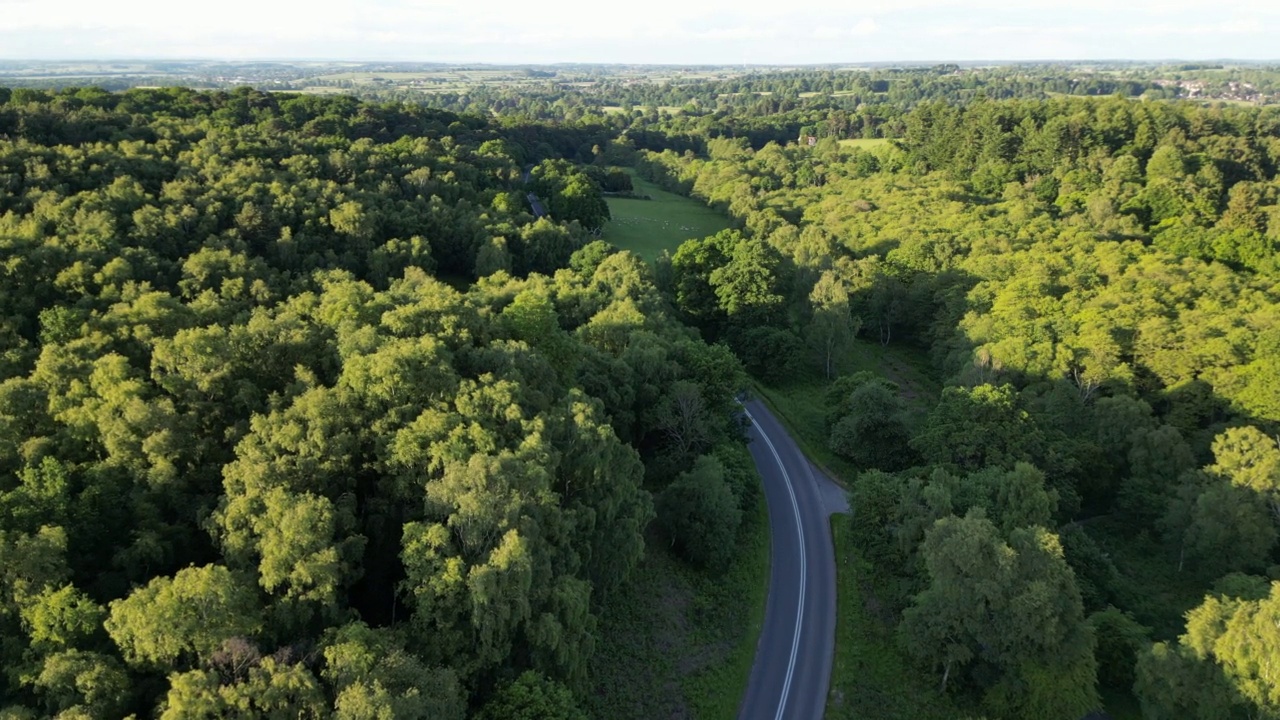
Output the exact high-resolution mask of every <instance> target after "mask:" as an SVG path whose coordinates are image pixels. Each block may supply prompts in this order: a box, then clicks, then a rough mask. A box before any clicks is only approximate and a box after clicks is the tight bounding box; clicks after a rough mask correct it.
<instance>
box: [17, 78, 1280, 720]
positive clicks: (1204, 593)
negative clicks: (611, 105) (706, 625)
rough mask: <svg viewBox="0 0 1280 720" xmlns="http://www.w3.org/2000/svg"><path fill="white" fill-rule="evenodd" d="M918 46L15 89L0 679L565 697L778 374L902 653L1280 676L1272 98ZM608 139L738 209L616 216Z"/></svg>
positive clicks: (84, 686) (622, 154)
mask: <svg viewBox="0 0 1280 720" xmlns="http://www.w3.org/2000/svg"><path fill="white" fill-rule="evenodd" d="M1193 70H1194V69H1192V70H1189V71H1188V72H1191V71H1193ZM913 72H915V74H916V75H917V76H918V77H919V78H921V82H919V83H916V85H915V87H917V91H908V90H906V89H903V90H901V93H902V95H894V93H895V92H898V91H896V90H894V89H893V86H892V85H890V86H886V87H880V86H877V85H874V84H868V83H873V82H877V81H878V79H877V78H868V77H861V76H859V78H860V79H858V78H855V79H846V78H843V77H840V76H835V75H831V76H828V75H825V74H823V73H820V72H815V73H810V74H803V73H799V74H795V75H793V76H792V75H782V76H779V77H763V78H745V79H736V80H731V81H717V82H716V83H711V82H708V83H707V88H705V89H704V90H705V92H706V93H709V95H708V97H711V96H715V102H716V107H715V109H711V108H707V107H704V108H698V107H697V103H692V106H691V108H690V109H689V110H688V111H687V112H670V111H666V110H659V109H658V108H657V107H654V106H650V107H645V108H640V107H631V108H629V109H628V108H626V107H624V108H622V112H606V111H604V110H603V109H602V108H601V105H602V102H601V100H603V99H604V98H605V97H606V96H607V98H608V99H609V100H610V101H611V102H612V101H616V102H618V103H619V104H624V103H628V104H629V103H631V102H633V101H634V102H637V103H654V104H656V103H660V102H666V98H665V97H664V96H661V94H660V93H661V92H668V91H669V92H673V93H674V92H676V91H675V90H673V89H671V88H667V89H666V90H662V89H661V88H660V87H659V88H657V89H655V88H654V87H645V86H639V85H638V86H636V87H631V86H627V85H619V86H618V87H616V88H612V89H610V87H609V86H608V85H607V84H605V85H604V86H603V87H602V89H601V90H600V92H601V93H603V94H602V95H601V97H600V98H598V99H595V100H589V99H584V97H585V95H586V93H582V92H577V91H561V90H556V89H554V88H553V87H551V88H548V87H543V88H541V89H539V88H538V87H534V88H532V89H522V90H514V89H509V90H500V91H492V92H491V91H489V90H484V89H479V90H476V91H474V92H471V93H467V94H466V97H465V98H459V99H458V103H457V104H456V106H450V107H447V108H441V107H435V108H432V107H428V106H427V105H424V104H419V103H413V102H403V99H404V98H395V99H392V98H383V99H364V100H360V99H356V98H354V97H348V96H341V95H300V94H292V93H267V92H261V91H257V90H251V89H247V88H241V89H236V90H233V91H229V92H224V91H195V90H188V89H181V88H165V89H140V88H139V89H131V90H127V91H124V92H118V93H117V92H108V91H106V90H102V89H96V88H68V89H61V90H39V89H13V90H3V89H0V262H2V264H0V268H2V269H0V277H2V282H0V338H3V340H2V341H0V351H2V354H0V506H3V508H4V512H2V513H0V665H3V667H4V669H5V673H4V676H3V677H0V716H3V717H6V718H15V719H16V718H32V717H45V716H65V717H67V718H72V717H86V718H98V717H102V718H108V717H124V716H128V715H134V716H137V717H153V716H155V717H163V718H180V717H183V718H185V717H210V718H212V717H245V718H247V717H261V716H270V717H289V718H294V717H341V718H366V717H379V718H386V717H396V718H400V717H406V718H415V717H422V718H458V719H461V718H481V719H482V720H496V719H497V718H508V717H527V718H585V717H587V711H586V710H585V709H584V708H586V707H588V706H589V705H590V703H589V702H588V700H590V696H591V694H592V692H593V679H592V672H593V664H592V661H593V657H594V653H595V652H596V649H597V647H599V646H602V645H604V644H605V642H606V641H607V640H608V639H607V638H602V637H601V636H600V630H599V628H600V627H601V626H602V625H604V621H605V620H606V618H603V617H601V614H600V613H601V608H603V607H605V606H606V604H607V603H608V601H609V600H610V598H617V597H618V595H619V594H621V593H627V592H631V589H630V586H629V585H628V584H627V580H628V578H629V577H630V576H631V575H632V573H633V572H634V571H635V570H636V568H637V567H638V566H639V565H640V564H641V563H642V562H643V558H644V557H645V556H646V554H647V553H652V552H655V548H654V543H655V541H657V542H658V543H660V544H661V545H662V546H663V548H664V549H663V550H661V551H663V552H665V548H667V547H669V548H671V549H672V551H673V552H675V553H677V555H678V557H679V558H681V562H684V563H687V565H688V566H689V567H690V568H694V569H696V571H697V572H699V573H703V574H705V575H706V576H707V577H710V578H716V577H720V575H718V573H723V572H724V571H725V568H727V567H728V566H729V565H730V564H731V563H732V562H733V561H734V559H735V556H736V555H737V554H738V553H739V552H740V543H739V540H740V535H741V533H742V528H743V527H744V526H745V525H746V518H748V517H750V516H751V515H752V514H753V512H754V511H755V509H756V508H757V507H758V505H757V503H758V485H759V479H758V478H757V476H756V475H755V472H754V469H753V467H752V464H751V461H750V457H749V456H748V455H747V454H746V451H745V444H744V442H743V437H744V436H743V428H742V425H741V420H740V419H739V418H738V415H737V413H736V410H735V408H736V404H735V397H736V396H737V395H738V394H739V393H740V392H742V391H743V390H745V389H748V388H750V387H751V386H753V385H754V386H755V387H757V388H761V389H770V390H773V391H776V392H778V393H782V394H786V393H787V392H789V391H790V389H792V388H794V387H796V386H797V383H801V382H803V383H808V384H809V386H812V387H816V388H819V389H820V395H821V397H822V398H823V401H822V403H821V406H814V405H812V404H810V405H811V406H810V407H808V408H806V412H809V413H812V414H814V415H816V416H818V418H819V419H818V421H817V422H818V425H819V426H820V427H821V428H822V432H821V437H820V442H821V444H822V446H823V450H824V452H827V453H830V454H831V455H832V456H833V457H835V458H838V459H839V461H840V463H841V465H840V466H839V467H840V468H849V469H852V470H851V471H850V472H846V473H843V475H844V477H843V480H844V481H845V484H846V486H847V488H848V490H849V494H850V499H851V501H850V504H851V506H852V508H853V511H852V514H851V515H849V516H847V517H841V518H837V519H835V520H834V522H836V523H840V524H842V530H843V531H842V532H840V533H838V534H837V537H838V538H840V539H841V541H842V542H847V543H848V545H849V547H847V548H843V549H844V550H847V551H848V552H849V553H850V554H851V556H852V557H854V558H856V560H857V563H856V566H854V567H852V572H854V573H855V574H856V578H857V582H856V583H855V584H854V586H855V587H856V588H857V589H858V592H859V597H855V598H853V599H852V602H854V603H857V604H859V605H865V606H866V607H874V608H875V609H876V614H877V617H878V618H879V621H880V622H881V623H882V624H883V625H884V626H885V628H887V632H888V633H889V635H890V636H891V637H892V643H893V648H894V652H896V653H900V654H901V656H902V657H903V658H905V660H904V662H905V663H906V665H905V667H906V668H907V670H906V672H908V673H910V675H911V677H910V678H903V683H904V685H903V687H906V686H907V681H908V680H910V681H911V682H916V681H918V682H919V683H920V686H921V687H925V688H927V690H926V691H925V692H926V693H930V698H932V699H936V700H938V701H939V702H942V703H945V704H946V705H947V707H949V708H951V711H950V712H949V713H948V716H950V717H970V718H979V717H984V718H991V719H992V720H995V719H1004V718H1008V719H1010V720H1013V719H1016V718H1028V717H1036V718H1049V719H1057V718H1061V719H1062V720H1074V719H1075V718H1079V717H1082V716H1084V715H1086V714H1087V713H1089V712H1091V711H1094V710H1098V709H1100V708H1102V707H1104V706H1105V707H1107V708H1108V709H1112V708H1113V706H1116V705H1121V706H1123V705H1124V704H1125V703H1126V702H1130V703H1132V704H1134V705H1135V706H1136V707H1137V708H1138V712H1140V714H1141V716H1142V717H1145V718H1150V719H1151V720H1160V719H1164V718H1204V719H1206V720H1207V719H1210V718H1228V719H1231V718H1240V719H1241V720H1244V719H1245V718H1274V717H1280V678H1278V677H1277V676H1276V674H1275V669H1274V667H1272V663H1271V662H1270V658H1272V657H1276V656H1278V655H1280V631H1277V627H1280V625H1278V623H1277V621H1276V618H1277V617H1278V616H1280V540H1278V537H1280V536H1278V532H1280V259H1278V257H1280V255H1278V251H1280V182H1278V181H1277V172H1278V170H1280V108H1276V107H1270V106H1253V105H1247V104H1227V103H1214V102H1209V103H1196V102H1187V101H1174V100H1166V99H1163V97H1164V96H1163V95H1161V94H1160V93H1158V92H1148V91H1149V90H1151V86H1142V85H1140V84H1139V85H1135V86H1133V87H1129V86H1123V87H1122V86H1114V87H1113V86H1110V85H1109V86H1106V87H1097V88H1093V89H1090V88H1080V87H1076V86H1072V85H1071V84H1070V83H1071V82H1072V81H1071V80H1070V78H1069V77H1062V76H1060V75H1053V74H1052V73H1048V76H1049V79H1047V80H1044V81H1043V82H1040V83H1038V84H1034V86H1031V85H1028V86H1026V87H1022V86H1018V85H1017V83H1019V82H1021V81H1020V80H1017V78H1016V77H1005V76H1004V75H1001V74H1000V73H999V72H993V73H992V74H990V75H988V76H982V77H983V78H985V79H983V80H982V82H981V84H982V86H983V87H981V88H976V87H970V88H958V87H957V86H956V84H957V83H961V84H963V83H964V82H970V81H966V80H963V79H962V78H963V76H959V75H956V74H955V69H954V68H945V67H944V68H935V69H932V70H928V69H924V70H919V71H913ZM902 74H903V75H906V74H907V73H905V72H904V73H902ZM1268 77H1269V76H1268ZM957 78H961V79H957ZM1149 80H1150V78H1147V79H1146V80H1143V81H1142V82H1147V81H1149ZM863 81H867V82H863ZM893 82H894V83H899V82H900V84H901V85H902V87H903V88H907V87H910V86H911V85H910V83H909V82H907V80H905V79H903V78H898V77H897V76H895V77H894V78H893ZM974 82H976V81H974ZM1133 82H1135V83H1138V82H1139V80H1134V81H1133ZM729 83H737V84H738V85H737V89H731V88H728V84H729ZM850 83H855V84H856V83H862V84H866V85H867V87H866V88H865V90H866V92H868V93H871V94H874V95H875V96H876V97H877V98H879V100H877V101H873V98H872V97H871V96H870V95H868V97H866V98H863V100H864V101H858V102H850V103H848V104H846V103H845V101H843V100H839V99H838V98H837V97H834V96H832V97H828V98H826V99H823V98H815V97H800V94H801V93H811V92H831V93H846V92H852V93H857V92H862V91H863V90H862V89H860V88H861V87H862V85H858V87H854V86H853V85H851V84H850ZM1002 83H1004V84H1003V85H1002ZM970 84H971V85H972V82H970ZM694 87H698V88H701V87H702V86H701V85H697V84H695V85H694ZM1001 87H1004V88H1013V89H1009V91H1008V92H1004V91H999V92H997V91H995V90H993V88H996V89H998V88H1001ZM1019 87H1021V88H1022V89H1018V88H1019ZM1267 87H1270V86H1267ZM961 89H965V90H974V92H965V93H963V94H962V93H960V92H959V90H961ZM1050 91H1051V92H1054V93H1057V92H1063V93H1067V94H1073V95H1090V97H1070V96H1067V97H1058V96H1050V95H1049V94H1048V93H1049V92H1050ZM610 92H612V93H615V95H607V93H610ZM699 92H703V90H699ZM543 93H545V95H544V94H543ZM722 93H749V94H750V97H746V96H745V95H744V96H741V97H743V99H742V100H741V101H738V100H734V99H732V98H734V97H739V96H737V95H731V96H728V97H729V99H726V98H721V97H720V95H721V94H722ZM757 93H776V96H775V95H773V94H770V95H759V94H757ZM500 96H501V97H500ZM504 98H505V99H504ZM508 100H510V101H511V102H510V103H508V102H507V101H508ZM686 101H688V98H687V97H686ZM437 104H448V103H437ZM477 110H484V112H483V113H480V112H476V111H477ZM809 137H812V138H813V142H812V144H811V143H810V142H808V140H807V138H809ZM866 140H875V141H876V142H875V143H874V144H868V143H866V142H865V141H866ZM623 167H629V168H634V171H635V172H636V173H637V174H638V175H639V176H640V177H642V178H644V179H645V180H646V181H647V182H651V183H654V184H656V185H658V186H661V187H663V188H665V189H666V190H668V191H671V192H674V193H678V194H680V195H684V196H688V197H691V198H694V199H696V200H698V201H701V202H702V203H705V204H706V205H708V206H710V207H711V208H714V209H716V210H717V211H719V212H721V213H723V214H724V216H725V217H727V218H728V222H729V224H730V225H731V226H732V227H731V228H730V229H728V230H724V231H721V232H718V233H716V234H714V235H711V236H708V237H703V238H694V239H690V240H688V241H686V242H684V243H683V244H681V245H680V246H679V247H678V248H676V249H674V251H671V252H666V253H663V254H662V255H660V256H659V257H658V258H657V259H656V261H655V262H652V263H649V262H646V261H644V260H642V259H641V258H640V257H638V256H637V255H635V254H632V253H630V252H620V251H617V250H616V249H615V248H613V247H611V246H609V245H608V244H607V243H605V242H603V241H601V240H599V239H597V238H598V237H599V235H600V233H601V229H602V228H603V227H605V226H607V223H608V222H609V219H610V217H609V208H608V205H607V204H606V203H605V201H604V199H603V197H604V193H605V192H606V191H609V190H614V189H618V188H621V182H622V179H623V178H626V177H627V176H626V175H625V173H624V172H623V171H622V170H621V168H623ZM529 193H534V194H536V196H537V197H539V198H541V200H542V202H543V204H545V207H546V209H547V216H545V217H535V216H534V213H533V211H532V208H531V206H530V204H529V203H528V202H527V195H528V194H529ZM866 348H881V349H885V350H886V351H893V352H895V353H900V354H902V355H904V356H910V357H913V358H917V359H918V360H919V363H920V365H921V366H922V367H925V368H927V372H928V373H929V374H930V375H931V376H932V377H933V378H935V379H936V380H937V383H938V386H939V387H940V388H941V389H940V391H939V392H929V393H925V392H922V390H921V388H920V387H917V386H913V385H912V383H910V382H909V380H908V379H904V378H903V377H899V376H895V375H893V374H889V373H877V372H868V371H859V372H851V371H849V367H850V363H849V359H850V358H851V357H852V356H853V355H855V354H857V353H858V352H862V351H863V350H864V349H866ZM837 550H841V548H837ZM842 572H844V570H842ZM843 601H844V600H843V599H842V602H843ZM833 684H834V685H838V684H839V678H835V679H833ZM829 714H830V713H829ZM854 716H858V717H889V715H884V714H881V715H875V714H874V708H873V707H870V706H869V707H868V708H865V712H861V713H859V714H855V715H854Z"/></svg>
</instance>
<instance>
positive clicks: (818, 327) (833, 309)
mask: <svg viewBox="0 0 1280 720" xmlns="http://www.w3.org/2000/svg"><path fill="white" fill-rule="evenodd" d="M809 305H810V307H812V308H813V317H812V319H810V321H809V327H808V335H809V339H810V342H811V343H813V345H814V347H815V348H817V350H818V354H819V356H820V357H821V358H822V368H823V372H824V373H825V374H826V376H827V377H828V378H830V377H831V374H832V363H833V362H834V360H835V358H836V357H837V356H838V355H839V354H840V353H842V352H843V351H844V350H845V349H846V348H848V346H849V344H850V343H851V342H853V338H854V337H855V336H856V335H857V334H858V330H859V327H860V325H861V322H862V320H861V318H855V317H854V316H853V315H852V314H851V313H850V310H849V291H848V290H847V289H846V288H845V286H844V284H843V283H841V282H840V280H839V279H838V278H837V277H836V275H835V273H833V272H832V271H830V270H827V271H825V272H823V273H822V275H821V277H819V278H818V282H817V283H816V284H815V285H814V286H813V291H812V292H810V293H809Z"/></svg>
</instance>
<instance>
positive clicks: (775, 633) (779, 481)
mask: <svg viewBox="0 0 1280 720" xmlns="http://www.w3.org/2000/svg"><path fill="white" fill-rule="evenodd" d="M743 407H744V408H745V410H746V414H747V418H748V419H749V420H751V428H750V431H749V436H750V438H751V456H752V457H753V458H754V459H755V462H756V468H757V469H758V470H759V471H760V476H761V477H762V478H763V479H764V491H765V498H766V500H767V502H768V506H769V531H770V534H771V535H772V543H771V562H770V576H769V595H768V600H767V601H766V602H765V615H764V627H763V629H762V630H761V632H760V641H759V645H758V646H757V648H756V659H755V664H754V665H753V666H752V668H751V677H750V679H749V680H748V682H747V691H746V695H745V696H744V697H743V700H742V707H741V708H739V710H738V718H739V720H784V719H785V720H817V719H818V718H821V717H822V715H823V712H824V711H825V709H826V705H827V689H828V687H830V684H831V660H832V654H833V652H834V650H835V629H836V563H835V554H834V551H833V549H832V543H831V526H830V524H829V522H828V518H829V517H830V516H831V514H832V513H833V512H842V511H845V510H847V509H848V505H847V501H846V499H845V494H844V491H843V490H841V489H840V488H839V486H837V485H836V484H835V483H834V482H832V481H831V480H830V479H829V478H827V477H826V476H825V475H823V474H822V472H821V471H819V470H818V469H817V468H815V467H814V466H813V464H812V463H810V462H809V461H808V459H806V458H805V456H804V454H803V453H802V452H800V448H799V447H798V446H797V445H796V444H795V441H793V440H792V439H791V436H789V435H788V434H787V432H786V430H784V429H783V427H782V424H781V423H779V422H778V421H777V419H776V418H774V417H773V414H772V413H770V412H769V410H768V408H766V407H765V405H764V403H762V402H760V401H759V400H750V401H747V402H746V403H745V404H744V406H743Z"/></svg>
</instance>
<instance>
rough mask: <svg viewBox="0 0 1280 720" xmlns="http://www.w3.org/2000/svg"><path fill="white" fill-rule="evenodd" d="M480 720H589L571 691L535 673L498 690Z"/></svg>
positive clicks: (527, 673) (486, 705)
mask: <svg viewBox="0 0 1280 720" xmlns="http://www.w3.org/2000/svg"><path fill="white" fill-rule="evenodd" d="M479 718H480V720H587V714H586V713H585V712H583V711H582V710H581V709H580V708H579V707H578V703H577V701H576V700H575V699H574V697H573V693H572V692H570V691H569V689H568V688H566V687H565V686H563V685H561V684H560V683H557V682H555V681H554V680H549V679H547V677H546V676H544V675H541V674H539V673H536V672H532V671H529V672H525V673H524V674H522V675H521V676H520V677H519V678H517V679H516V680H515V682H511V683H508V684H506V685H505V686H503V687H501V688H499V690H498V691H497V693H495V694H494V696H493V699H492V700H490V701H489V702H488V703H486V704H485V706H484V707H483V708H482V709H481V711H480V715H479Z"/></svg>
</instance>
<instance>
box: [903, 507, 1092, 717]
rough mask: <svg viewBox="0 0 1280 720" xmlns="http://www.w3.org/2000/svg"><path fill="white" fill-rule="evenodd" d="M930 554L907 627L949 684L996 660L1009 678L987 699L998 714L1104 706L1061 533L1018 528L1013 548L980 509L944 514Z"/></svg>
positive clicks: (990, 688) (920, 653) (914, 646)
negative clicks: (976, 666)
mask: <svg viewBox="0 0 1280 720" xmlns="http://www.w3.org/2000/svg"><path fill="white" fill-rule="evenodd" d="M921 552H922V555H923V557H924V561H925V567H926V569H927V572H928V577H929V585H928V587H927V588H926V589H925V590H924V591H923V592H921V593H920V594H919V595H917V596H916V598H915V599H914V600H913V602H912V605H911V607H910V608H908V609H907V611H906V613H905V614H904V615H903V623H902V628H901V631H902V636H903V639H904V642H905V643H906V646H907V648H908V650H909V651H910V652H911V654H912V655H914V656H916V657H917V658H919V659H920V660H922V661H925V662H927V663H928V664H929V665H931V666H932V667H933V668H934V669H935V670H937V671H939V672H940V673H941V683H942V687H943V689H944V690H945V689H946V687H947V685H948V682H949V680H950V678H951V674H952V672H956V671H964V670H966V669H968V668H969V667H971V666H972V665H973V664H974V663H977V664H979V665H980V664H983V663H991V664H994V665H995V666H997V667H999V668H1001V670H1002V675H1001V676H1000V678H999V680H998V681H997V682H995V683H994V684H989V685H987V686H986V687H985V688H984V689H985V690H986V695H985V701H986V705H987V707H988V708H989V709H990V710H991V711H992V712H993V713H995V714H997V715H998V716H1001V717H1026V716H1028V715H1031V716H1035V717H1061V718H1077V717H1080V716H1081V715H1083V714H1084V713H1086V712H1088V711H1089V710H1091V709H1093V708H1096V707H1097V704H1098V695H1097V690H1096V688H1095V684H1096V666H1095V661H1094V655H1093V652H1094V639H1093V635H1092V633H1091V632H1090V630H1089V627H1088V625H1087V624H1086V623H1085V621H1084V612H1083V608H1082V605H1081V602H1080V593H1079V591H1078V590H1077V589H1076V586H1075V578H1074V577H1073V575H1072V573H1071V570H1070V568H1069V567H1068V566H1067V564H1066V562H1065V561H1064V560H1063V558H1062V550H1061V547H1060V545H1059V544H1058V540H1057V537H1056V536H1054V535H1052V534H1050V533H1048V532H1047V531H1045V530H1044V529H1042V528H1026V529H1019V530H1016V531H1014V532H1013V533H1012V535H1011V536H1010V541H1009V543H1007V544H1006V543H1005V542H1004V540H1002V539H1001V538H1000V535H999V533H998V531H997V530H996V528H995V526H994V525H992V524H991V522H990V521H988V520H987V519H986V518H985V517H984V516H983V514H982V513H981V512H980V511H971V512H970V513H969V514H967V515H966V516H965V517H964V518H955V517H950V518H944V519H942V520H939V521H938V522H937V524H936V525H934V527H933V528H932V529H931V530H929V532H928V533H927V534H926V535H925V540H924V544H923V546H922V549H921ZM974 679H976V678H974Z"/></svg>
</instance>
